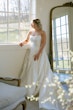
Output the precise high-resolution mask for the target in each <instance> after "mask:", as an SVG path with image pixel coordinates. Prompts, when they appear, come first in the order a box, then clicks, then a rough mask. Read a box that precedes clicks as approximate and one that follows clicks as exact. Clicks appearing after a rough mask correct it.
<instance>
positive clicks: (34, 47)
mask: <svg viewBox="0 0 73 110" xmlns="http://www.w3.org/2000/svg"><path fill="white" fill-rule="evenodd" d="M40 42H41V36H40V35H36V36H34V35H30V44H31V46H30V49H31V52H33V53H36V52H38V50H39V48H40Z"/></svg>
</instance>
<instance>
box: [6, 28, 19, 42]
mask: <svg viewBox="0 0 73 110" xmlns="http://www.w3.org/2000/svg"><path fill="white" fill-rule="evenodd" d="M8 36H9V37H8V42H9V43H10V42H17V41H18V40H19V30H10V29H9V32H8Z"/></svg>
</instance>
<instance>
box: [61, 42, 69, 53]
mask: <svg viewBox="0 0 73 110" xmlns="http://www.w3.org/2000/svg"><path fill="white" fill-rule="evenodd" d="M62 46H63V47H64V48H63V51H67V50H68V45H67V43H62Z"/></svg>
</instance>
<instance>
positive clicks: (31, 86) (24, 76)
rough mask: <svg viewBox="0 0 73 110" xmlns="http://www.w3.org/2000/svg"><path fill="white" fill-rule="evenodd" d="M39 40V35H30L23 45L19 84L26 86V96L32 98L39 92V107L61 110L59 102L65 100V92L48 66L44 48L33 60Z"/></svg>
mask: <svg viewBox="0 0 73 110" xmlns="http://www.w3.org/2000/svg"><path fill="white" fill-rule="evenodd" d="M40 42H41V36H40V35H38V34H37V35H35V36H34V35H31V36H30V41H29V43H28V44H25V45H24V46H23V48H25V49H26V54H25V57H24V61H23V65H22V69H21V74H20V77H21V86H24V87H25V88H26V96H28V97H31V98H33V97H34V96H35V95H36V94H38V93H39V95H38V96H39V97H38V101H39V108H45V109H47V110H63V109H62V108H60V106H61V105H60V104H59V102H62V101H65V100H64V93H65V92H64V90H63V89H62V87H61V84H60V82H59V81H58V77H57V76H55V75H54V73H53V72H52V70H51V68H50V64H49V60H48V56H47V54H46V52H45V48H44V49H43V51H42V53H41V55H40V58H39V59H38V60H36V61H34V55H35V54H36V53H37V52H38V50H39V48H40ZM63 103H64V102H63ZM63 103H62V104H63Z"/></svg>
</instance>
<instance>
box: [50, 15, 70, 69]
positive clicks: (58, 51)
mask: <svg viewBox="0 0 73 110" xmlns="http://www.w3.org/2000/svg"><path fill="white" fill-rule="evenodd" d="M52 22H53V44H54V45H53V56H54V63H53V66H54V70H57V69H59V70H70V69H71V63H70V62H71V61H70V54H69V49H70V47H69V23H68V15H63V16H61V17H59V18H55V19H54V20H53V21H52Z"/></svg>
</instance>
